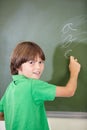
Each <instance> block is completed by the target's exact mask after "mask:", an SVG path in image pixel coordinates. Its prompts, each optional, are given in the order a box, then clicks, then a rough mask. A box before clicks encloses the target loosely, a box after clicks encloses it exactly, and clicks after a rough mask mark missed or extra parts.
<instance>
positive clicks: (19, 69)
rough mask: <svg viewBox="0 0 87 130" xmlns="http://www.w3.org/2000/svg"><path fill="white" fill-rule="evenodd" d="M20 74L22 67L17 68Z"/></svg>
mask: <svg viewBox="0 0 87 130" xmlns="http://www.w3.org/2000/svg"><path fill="white" fill-rule="evenodd" d="M17 71H18V74H19V73H20V72H21V71H22V67H21V66H20V67H19V68H17Z"/></svg>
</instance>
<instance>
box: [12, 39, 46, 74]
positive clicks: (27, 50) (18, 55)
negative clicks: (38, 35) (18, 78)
mask: <svg viewBox="0 0 87 130" xmlns="http://www.w3.org/2000/svg"><path fill="white" fill-rule="evenodd" d="M37 55H39V57H40V58H41V59H42V60H44V61H45V55H44V52H43V50H42V49H41V48H40V46H39V45H37V44H36V43H34V42H30V41H25V42H21V43H19V44H18V45H17V46H16V48H15V49H14V50H13V53H12V55H11V62H10V70H11V74H12V75H15V74H18V71H17V69H18V68H19V67H20V66H21V65H22V64H23V63H25V62H27V61H29V60H34V59H35V57H36V56H37Z"/></svg>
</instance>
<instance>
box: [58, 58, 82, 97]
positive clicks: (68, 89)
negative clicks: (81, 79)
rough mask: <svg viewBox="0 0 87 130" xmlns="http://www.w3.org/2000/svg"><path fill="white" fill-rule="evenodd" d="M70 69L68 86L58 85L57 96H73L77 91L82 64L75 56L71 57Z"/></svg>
mask: <svg viewBox="0 0 87 130" xmlns="http://www.w3.org/2000/svg"><path fill="white" fill-rule="evenodd" d="M69 70H70V78H69V81H68V83H67V84H66V86H57V87H56V97H71V96H73V95H74V93H75V91H76V88H77V79H78V74H79V72H80V64H79V63H78V62H77V59H74V57H73V56H71V57H70V64H69Z"/></svg>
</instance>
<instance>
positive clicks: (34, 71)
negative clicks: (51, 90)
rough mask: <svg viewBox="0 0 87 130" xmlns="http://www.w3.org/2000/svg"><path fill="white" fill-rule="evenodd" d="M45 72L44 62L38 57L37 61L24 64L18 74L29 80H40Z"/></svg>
mask: <svg viewBox="0 0 87 130" xmlns="http://www.w3.org/2000/svg"><path fill="white" fill-rule="evenodd" d="M43 70H44V61H43V60H42V59H41V58H40V57H39V56H37V57H36V58H35V60H30V61H27V62H26V63H23V64H22V65H21V67H20V68H19V69H18V74H21V75H24V76H26V77H28V78H34V79H39V78H40V77H41V74H42V72H43Z"/></svg>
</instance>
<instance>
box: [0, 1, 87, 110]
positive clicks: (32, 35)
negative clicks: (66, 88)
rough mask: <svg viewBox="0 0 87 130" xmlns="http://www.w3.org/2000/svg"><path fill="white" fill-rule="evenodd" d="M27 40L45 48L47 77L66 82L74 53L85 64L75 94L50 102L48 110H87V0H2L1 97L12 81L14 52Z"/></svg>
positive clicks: (0, 2)
mask: <svg viewBox="0 0 87 130" xmlns="http://www.w3.org/2000/svg"><path fill="white" fill-rule="evenodd" d="M24 40H29V41H34V42H36V43H38V44H39V45H40V46H41V47H42V49H43V50H44V52H45V55H46V63H45V71H44V73H43V75H42V78H41V79H42V80H44V81H48V82H49V83H53V84H56V85H65V84H66V83H67V81H68V78H69V70H68V64H69V56H70V55H73V56H75V57H76V58H78V61H79V62H80V63H81V66H82V67H81V72H80V75H79V79H78V89H77V91H76V93H75V95H74V96H73V97H71V98H56V99H55V101H53V102H46V103H45V105H46V110H48V111H70V112H87V58H86V57H87V1H86V0H75V1H73V0H64V1H62V0H61V1H60V0H43V1H42V0H25V1H21V0H15V1H12V0H8V1H6V0H1V1H0V98H1V97H2V95H3V93H4V91H5V90H6V88H7V85H8V84H9V83H10V81H11V75H10V69H9V60H10V54H11V52H12V50H13V48H14V47H15V46H16V44H17V43H18V42H21V41H24Z"/></svg>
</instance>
